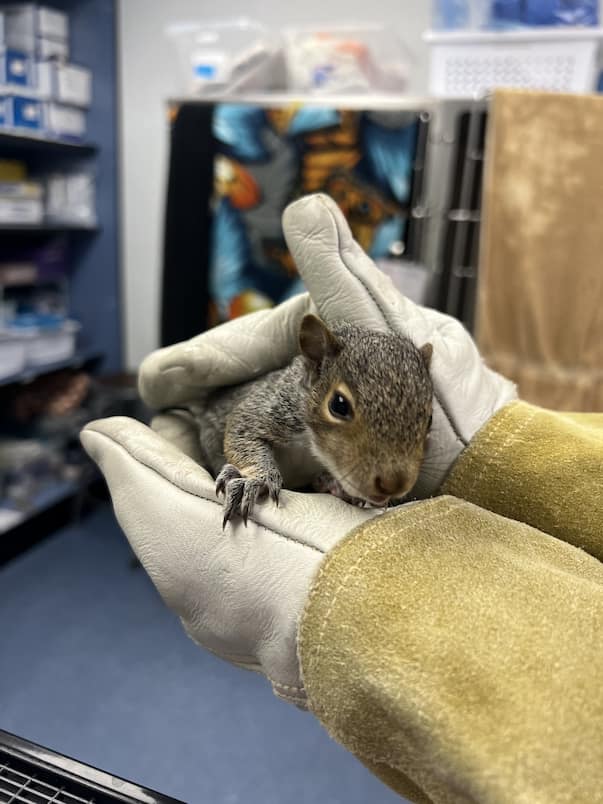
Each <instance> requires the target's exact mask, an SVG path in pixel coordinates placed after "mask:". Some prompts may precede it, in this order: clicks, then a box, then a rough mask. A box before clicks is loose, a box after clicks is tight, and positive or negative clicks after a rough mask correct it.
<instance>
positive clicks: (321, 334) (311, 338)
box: [299, 315, 341, 363]
mask: <svg viewBox="0 0 603 804" xmlns="http://www.w3.org/2000/svg"><path fill="white" fill-rule="evenodd" d="M299 348H300V349H301V353H302V354H303V355H304V356H305V357H307V358H308V359H309V360H311V361H312V362H313V363H320V362H321V361H322V359H323V358H324V357H326V356H327V355H329V356H334V355H336V354H337V352H339V350H340V348H341V347H340V345H339V343H338V341H337V339H336V338H335V336H334V335H333V333H332V332H331V330H330V329H328V327H327V326H326V325H325V324H323V322H322V321H321V320H320V318H317V317H316V316H315V315H305V316H304V317H303V319H302V322H301V326H300V328H299Z"/></svg>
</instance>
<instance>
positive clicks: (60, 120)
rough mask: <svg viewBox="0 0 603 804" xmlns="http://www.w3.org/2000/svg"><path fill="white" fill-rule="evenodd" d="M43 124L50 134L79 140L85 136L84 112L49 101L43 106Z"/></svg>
mask: <svg viewBox="0 0 603 804" xmlns="http://www.w3.org/2000/svg"><path fill="white" fill-rule="evenodd" d="M44 124H45V127H46V130H47V131H48V132H49V133H50V134H54V135H55V136H57V137H71V138H72V139H78V140H79V139H82V138H83V137H84V136H85V134H86V112H85V111H84V110H83V109H78V108H76V107H75V106H65V105H63V104H62V103H55V102H54V101H50V102H48V103H45V104H44Z"/></svg>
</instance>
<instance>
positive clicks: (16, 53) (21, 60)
mask: <svg viewBox="0 0 603 804" xmlns="http://www.w3.org/2000/svg"><path fill="white" fill-rule="evenodd" d="M0 84H2V85H4V86H8V87H30V88H33V87H35V64H34V60H33V58H32V57H31V56H30V55H28V54H27V53H22V52H21V51H20V50H11V49H8V50H2V51H0Z"/></svg>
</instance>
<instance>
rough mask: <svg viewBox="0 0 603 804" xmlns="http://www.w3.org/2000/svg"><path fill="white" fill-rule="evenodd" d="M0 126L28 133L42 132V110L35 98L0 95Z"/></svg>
mask: <svg viewBox="0 0 603 804" xmlns="http://www.w3.org/2000/svg"><path fill="white" fill-rule="evenodd" d="M0 125H2V126H5V127H9V128H21V129H27V130H28V131H37V132H40V133H41V132H42V131H43V130H44V108H43V105H42V103H40V101H39V100H37V99H36V98H29V97H25V96H23V95H0Z"/></svg>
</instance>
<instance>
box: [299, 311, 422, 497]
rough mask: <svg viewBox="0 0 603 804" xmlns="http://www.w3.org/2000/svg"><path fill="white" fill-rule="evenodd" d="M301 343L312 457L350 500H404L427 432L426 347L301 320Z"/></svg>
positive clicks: (358, 329) (385, 335) (388, 334)
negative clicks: (314, 457)
mask: <svg viewBox="0 0 603 804" xmlns="http://www.w3.org/2000/svg"><path fill="white" fill-rule="evenodd" d="M299 345H300V351H301V354H302V356H303V358H304V362H305V366H306V378H307V386H308V394H307V401H306V404H307V408H306V421H307V424H308V428H309V433H310V440H311V444H312V450H313V452H314V454H315V456H316V458H317V459H318V460H319V461H320V463H321V464H322V465H323V466H325V468H326V469H328V471H329V472H330V473H331V474H332V475H333V477H334V478H335V479H336V480H337V481H339V483H340V485H341V486H342V488H343V489H344V491H345V492H346V493H347V494H349V495H350V496H352V497H359V498H361V499H363V500H365V501H367V502H369V503H370V504H372V505H380V506H382V505H386V504H387V502H388V501H389V500H390V499H398V498H401V497H404V495H405V494H407V493H408V492H409V491H410V490H411V489H412V487H413V486H414V485H415V483H416V481H417V477H418V475H419V469H420V466H421V462H422V460H423V454H424V451H425V445H426V441H427V436H428V433H429V429H430V426H431V413H432V403H433V385H432V382H431V378H430V376H429V364H430V360H431V355H432V346H431V344H430V343H427V344H425V345H423V346H422V347H421V348H417V347H416V346H415V345H414V344H413V343H412V341H410V340H409V339H408V338H406V337H404V336H402V335H398V334H396V333H393V332H376V331H374V330H370V329H366V328H364V327H358V326H354V325H352V324H347V323H341V324H338V325H337V326H335V327H333V328H332V329H329V328H328V327H327V326H326V325H325V324H324V323H323V322H322V321H321V320H320V319H319V318H317V317H316V316H313V315H307V316H305V317H304V319H303V320H302V323H301V327H300V333H299Z"/></svg>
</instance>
